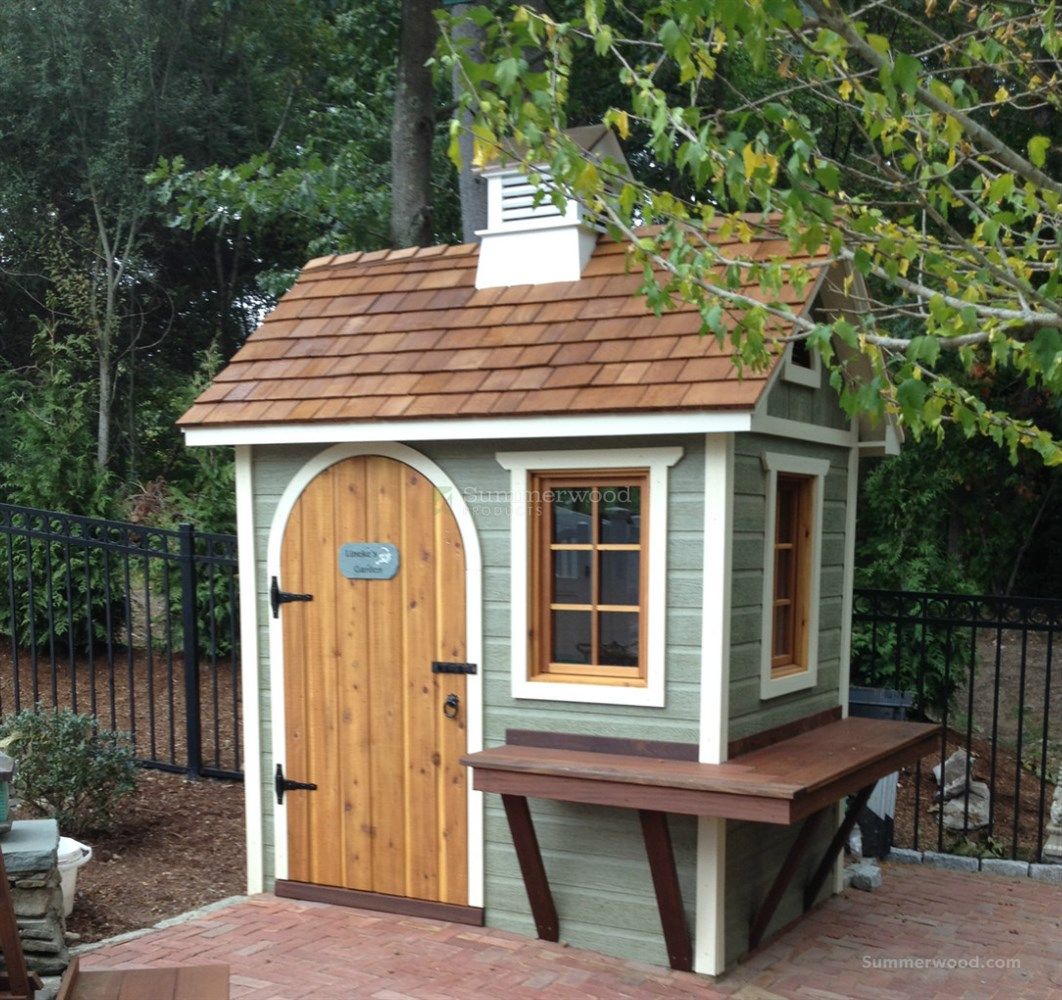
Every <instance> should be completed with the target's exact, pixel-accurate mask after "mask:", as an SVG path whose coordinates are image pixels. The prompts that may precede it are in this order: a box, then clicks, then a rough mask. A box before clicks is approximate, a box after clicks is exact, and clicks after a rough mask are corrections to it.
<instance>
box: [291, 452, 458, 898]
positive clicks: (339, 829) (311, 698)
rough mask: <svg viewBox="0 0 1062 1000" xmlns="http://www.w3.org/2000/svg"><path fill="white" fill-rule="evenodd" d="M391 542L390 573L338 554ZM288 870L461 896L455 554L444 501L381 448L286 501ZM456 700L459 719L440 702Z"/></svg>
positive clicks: (399, 891) (314, 880)
mask: <svg viewBox="0 0 1062 1000" xmlns="http://www.w3.org/2000/svg"><path fill="white" fill-rule="evenodd" d="M351 542H390V543H391V544H393V545H395V546H396V547H397V549H398V552H399V561H400V565H399V570H398V573H397V574H396V575H395V576H394V577H393V578H392V579H390V580H379V579H376V580H372V579H370V580H350V579H347V578H346V577H344V576H343V575H342V574H341V573H340V571H339V565H338V552H339V548H340V546H342V545H346V544H349V543H351ZM280 571H281V578H280V585H281V587H282V589H283V590H285V591H289V592H296V593H307V594H312V595H313V600H312V601H311V602H307V603H291V604H284V605H282V607H281V612H280V614H281V618H282V622H283V624H282V629H283V636H284V692H283V696H284V706H285V719H286V736H285V747H284V752H285V756H284V760H283V764H284V771H285V776H286V777H288V778H289V779H292V780H295V781H309V782H314V783H315V784H316V785H317V791H309V792H308V791H291V792H288V793H287V794H286V796H285V800H284V807H285V809H286V811H287V824H288V879H289V880H291V881H294V882H303V883H309V884H313V885H320V886H335V887H337V888H345V889H354V890H360V891H364V892H373V893H383V894H387V895H393V896H404V897H409V898H412V899H422V900H430V901H436V902H443V903H454V904H458V905H463V904H466V903H467V902H468V871H467V857H468V849H467V845H468V834H467V803H466V794H467V792H466V778H465V774H464V769H463V768H461V767H460V766H459V765H458V758H459V757H460V756H461V755H462V754H463V753H464V752H465V749H466V740H465V732H466V730H465V719H466V705H465V686H466V680H465V677H464V675H462V674H436V673H433V672H432V663H433V662H434V661H445V662H461V661H463V660H464V659H465V554H464V549H463V547H462V544H461V535H460V531H459V529H458V527H457V522H456V520H455V519H454V515H453V512H452V511H451V510H450V507H449V505H448V504H447V503H446V501H445V499H444V498H443V497H442V496H441V494H440V493H439V491H438V490H437V489H436V488H435V487H434V486H433V485H432V484H431V483H430V482H429V481H428V480H427V479H426V478H425V477H424V476H422V475H420V473H418V472H416V471H415V470H414V469H412V468H410V467H409V466H407V465H405V464H404V463H402V462H398V461H395V460H394V459H390V458H384V457H381V456H359V457H356V458H348V459H344V460H343V461H341V462H338V463H337V464H335V465H332V466H330V467H329V468H328V469H326V470H325V471H324V472H322V473H321V474H320V475H318V476H317V477H316V478H315V479H314V480H313V481H312V482H311V483H310V484H309V485H308V486H307V487H306V489H305V491H304V492H303V493H302V496H301V497H300V498H299V500H298V501H297V502H296V504H295V507H294V509H293V510H292V513H291V517H290V519H289V520H288V524H287V528H286V531H285V534H284V541H283V545H282V550H281V566H280ZM450 695H456V696H457V698H458V700H459V705H458V708H457V713H456V717H454V718H449V717H447V715H445V714H444V707H445V704H446V699H447V698H448V696H450Z"/></svg>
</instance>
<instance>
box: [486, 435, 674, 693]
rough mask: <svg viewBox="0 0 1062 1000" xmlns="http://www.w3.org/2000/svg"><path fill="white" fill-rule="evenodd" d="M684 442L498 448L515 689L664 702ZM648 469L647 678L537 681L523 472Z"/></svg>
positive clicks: (515, 690) (515, 691) (524, 477)
mask: <svg viewBox="0 0 1062 1000" xmlns="http://www.w3.org/2000/svg"><path fill="white" fill-rule="evenodd" d="M682 451H683V450H682V448H678V447H675V448H601V449H595V450H592V451H521V452H499V453H498V454H497V455H496V456H495V457H496V458H497V460H498V464H499V465H501V467H502V468H503V469H508V470H509V472H510V474H511V477H510V495H509V537H510V544H511V551H510V566H511V574H512V577H511V592H510V600H511V609H512V652H511V662H512V696H513V698H521V699H523V698H531V699H535V700H540V701H566V702H578V703H583V704H594V705H642V706H646V707H652V708H663V707H664V701H665V690H664V653H665V649H664V635H665V629H666V624H667V622H666V614H667V604H666V601H667V508H668V489H667V480H668V475H667V470H668V469H669V468H671V466H673V465H674V464H675V463H676V462H677V461H678V460H679V459H680V458H681V457H682ZM632 468H633V469H646V468H647V469H648V470H649V525H648V543H649V566H648V584H647V586H648V590H649V593H648V594H647V606H646V617H647V621H646V651H645V657H646V683H645V684H644V685H641V686H638V687H633V686H631V687H621V686H620V685H612V684H578V683H574V682H567V681H556V682H554V681H537V680H531V679H530V677H529V676H528V662H527V633H528V601H529V594H528V580H529V572H530V568H529V566H528V542H529V537H530V536H529V528H528V519H527V496H526V494H527V488H528V476H529V474H530V473H531V472H548V471H553V470H563V469H600V470H607V469H632Z"/></svg>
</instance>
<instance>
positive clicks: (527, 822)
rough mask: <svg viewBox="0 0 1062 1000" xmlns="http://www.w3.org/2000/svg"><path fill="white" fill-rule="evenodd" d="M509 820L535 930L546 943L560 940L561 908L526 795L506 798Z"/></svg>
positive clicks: (505, 803)
mask: <svg viewBox="0 0 1062 1000" xmlns="http://www.w3.org/2000/svg"><path fill="white" fill-rule="evenodd" d="M501 800H502V805H503V806H505V818H506V819H507V820H508V821H509V833H510V834H511V836H512V838H513V847H514V848H516V860H517V861H518V862H519V863H520V874H521V875H523V877H524V888H525V889H526V890H527V901H528V902H529V903H530V904H531V915H532V916H533V917H534V919H535V930H536V931H538V936H539V938H541V939H542V940H543V941H559V940H560V921H559V920H558V919H557V907H556V906H555V905H554V902H553V893H552V892H550V888H549V879H548V878H547V877H546V867H545V865H543V864H542V852H541V851H540V850H539V848H538V836H537V835H536V834H535V824H534V823H533V822H532V821H531V810H530V809H529V808H528V805H527V798H526V797H525V796H523V795H503V796H502V797H501Z"/></svg>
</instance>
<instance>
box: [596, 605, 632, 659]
mask: <svg viewBox="0 0 1062 1000" xmlns="http://www.w3.org/2000/svg"><path fill="white" fill-rule="evenodd" d="M598 627H599V628H600V630H601V634H600V640H599V641H600V649H599V651H598V661H599V662H600V663H601V664H603V665H605V666H610V667H636V666H638V615H637V614H636V613H634V612H630V611H602V612H601V617H600V619H599V623H598Z"/></svg>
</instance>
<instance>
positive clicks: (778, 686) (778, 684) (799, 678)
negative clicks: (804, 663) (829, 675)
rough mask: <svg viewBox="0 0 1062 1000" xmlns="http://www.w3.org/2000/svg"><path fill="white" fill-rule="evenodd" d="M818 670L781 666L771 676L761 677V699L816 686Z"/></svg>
mask: <svg viewBox="0 0 1062 1000" xmlns="http://www.w3.org/2000/svg"><path fill="white" fill-rule="evenodd" d="M815 674H816V671H813V670H808V669H807V668H806V667H802V668H801V669H799V670H789V671H788V672H786V668H780V669H778V670H775V671H772V673H771V675H770V676H769V677H762V678H761V679H760V699H761V700H763V701H766V700H767V699H768V698H778V697H780V696H781V695H783V694H792V693H793V692H794V691H807V690H808V689H809V688H813V687H814V686H815Z"/></svg>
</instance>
